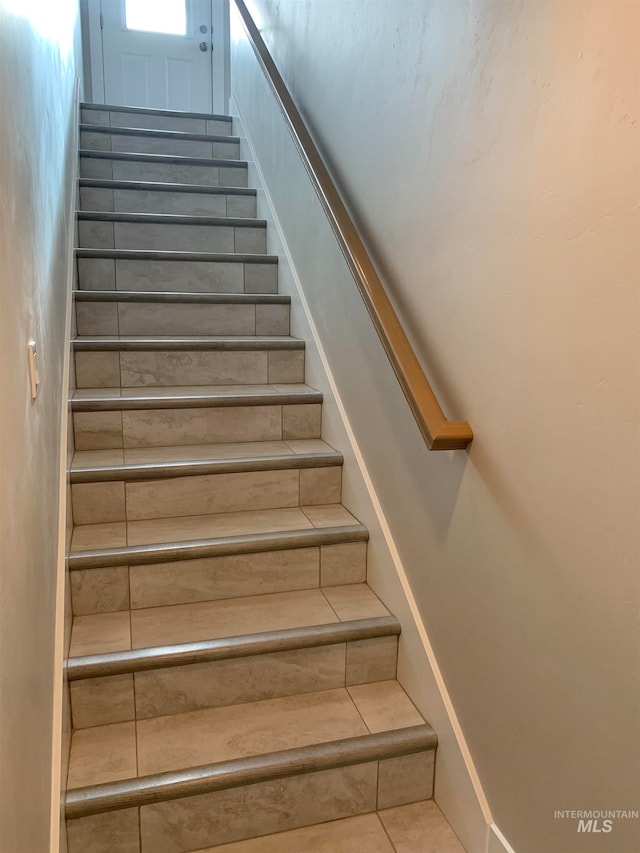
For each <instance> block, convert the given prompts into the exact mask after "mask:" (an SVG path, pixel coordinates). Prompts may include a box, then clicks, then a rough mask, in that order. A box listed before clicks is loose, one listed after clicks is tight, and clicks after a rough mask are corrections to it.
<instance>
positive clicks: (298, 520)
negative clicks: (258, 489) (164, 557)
mask: <svg viewBox="0 0 640 853" xmlns="http://www.w3.org/2000/svg"><path fill="white" fill-rule="evenodd" d="M311 526H312V525H311V522H310V521H309V519H308V518H307V517H306V516H305V514H304V513H303V512H302V511H301V510H300V509H298V508H297V507H291V508H285V509H264V510H249V511H244V512H221V513H214V514H212V515H195V516H184V517H182V518H154V519H149V520H148V521H130V522H129V523H128V524H127V539H128V544H129V545H150V544H156V543H161V542H182V541H189V540H193V539H213V538H215V537H217V536H241V535H242V534H252V533H274V532H281V531H284V530H304V529H309V528H311Z"/></svg>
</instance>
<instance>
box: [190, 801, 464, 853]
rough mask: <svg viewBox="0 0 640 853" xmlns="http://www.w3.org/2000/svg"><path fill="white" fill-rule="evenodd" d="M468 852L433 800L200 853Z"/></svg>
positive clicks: (212, 848) (264, 836) (306, 827)
mask: <svg viewBox="0 0 640 853" xmlns="http://www.w3.org/2000/svg"><path fill="white" fill-rule="evenodd" d="M293 851H295V853H417V851H420V853H465V851H464V847H463V846H462V845H461V844H460V842H459V841H458V839H457V838H456V836H455V834H454V832H453V830H452V829H451V827H450V826H449V824H448V823H447V820H446V818H445V817H444V815H443V814H442V812H441V811H440V809H439V808H438V806H437V805H436V803H435V802H434V801H433V800H422V801H420V802H418V803H411V804H410V805H407V806H395V807H394V808H390V809H384V810H382V811H378V812H371V813H370V814H366V815H358V816H357V817H347V818H342V819H340V820H333V821H329V822H327V823H318V824H312V825H310V826H305V827H302V828H300V829H292V830H288V831H284V832H277V833H274V834H272V835H262V836H259V837H257V838H251V839H248V840H246V841H234V842H231V843H229V844H219V845H217V846H216V847H207V848H206V849H203V850H200V851H199V853H293Z"/></svg>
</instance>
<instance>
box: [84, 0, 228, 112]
mask: <svg viewBox="0 0 640 853" xmlns="http://www.w3.org/2000/svg"><path fill="white" fill-rule="evenodd" d="M100 23H101V28H100V33H99V34H98V33H97V32H96V33H92V34H91V35H92V37H91V39H90V42H91V50H92V52H93V51H94V50H95V51H96V52H97V53H99V52H100V50H101V52H102V70H103V79H104V93H103V94H104V101H105V103H107V104H122V105H125V106H133V107H136V106H137V107H152V108H156V109H170V110H185V111H189V112H207V113H210V112H212V111H216V110H217V111H219V112H223V111H225V109H226V102H225V100H226V96H225V91H226V80H225V74H226V71H225V67H226V66H225V61H224V57H225V54H226V51H227V45H228V39H229V33H228V23H227V18H226V16H225V14H224V0H164V2H163V3H157V2H155V0H102V2H101V17H100ZM99 94H100V93H95V92H94V96H97V95H99Z"/></svg>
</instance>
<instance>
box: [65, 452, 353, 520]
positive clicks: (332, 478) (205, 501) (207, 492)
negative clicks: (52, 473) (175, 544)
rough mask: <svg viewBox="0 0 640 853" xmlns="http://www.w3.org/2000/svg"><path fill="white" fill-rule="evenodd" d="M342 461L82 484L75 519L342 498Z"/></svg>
mask: <svg viewBox="0 0 640 853" xmlns="http://www.w3.org/2000/svg"><path fill="white" fill-rule="evenodd" d="M341 490H342V468H341V466H330V467H329V466H327V467H317V468H306V469H296V468H292V469H284V470H271V471H269V470H266V471H243V472H238V473H225V474H204V475H193V476H187V477H168V478H167V479H164V480H147V481H144V480H142V481H134V482H126V483H125V482H124V481H123V480H119V481H113V482H95V483H76V484H74V485H72V486H71V502H72V509H73V518H74V523H75V524H100V523H105V522H111V521H139V520H141V519H150V518H170V517H173V518H176V517H180V516H185V515H188V516H194V515H207V514H209V513H217V512H241V511H244V510H258V509H270V508H272V507H291V506H306V505H309V504H331V503H339V502H340V499H341Z"/></svg>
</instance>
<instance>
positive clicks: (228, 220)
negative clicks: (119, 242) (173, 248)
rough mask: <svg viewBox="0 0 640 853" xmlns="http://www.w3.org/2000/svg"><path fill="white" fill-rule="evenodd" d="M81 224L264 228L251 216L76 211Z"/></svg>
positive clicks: (260, 222) (262, 220)
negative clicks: (125, 223)
mask: <svg viewBox="0 0 640 853" xmlns="http://www.w3.org/2000/svg"><path fill="white" fill-rule="evenodd" d="M77 217H78V219H79V220H80V221H82V222H138V223H149V224H156V225H210V226H220V227H221V228H266V227H267V223H266V220H264V219H257V218H255V217H253V216H207V215H205V214H193V213H122V212H118V211H114V210H78V211H77Z"/></svg>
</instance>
